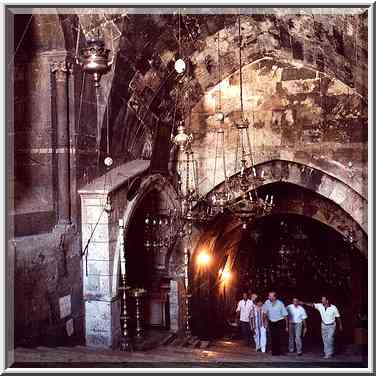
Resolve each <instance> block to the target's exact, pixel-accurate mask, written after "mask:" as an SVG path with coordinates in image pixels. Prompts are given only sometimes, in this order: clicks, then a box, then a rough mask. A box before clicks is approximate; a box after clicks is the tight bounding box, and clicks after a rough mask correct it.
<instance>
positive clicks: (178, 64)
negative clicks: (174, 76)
mask: <svg viewBox="0 0 376 376" xmlns="http://www.w3.org/2000/svg"><path fill="white" fill-rule="evenodd" d="M175 70H176V72H177V73H179V74H181V73H183V72H184V71H185V62H184V60H183V59H178V60H176V61H175Z"/></svg>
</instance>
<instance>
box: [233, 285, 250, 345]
mask: <svg viewBox="0 0 376 376" xmlns="http://www.w3.org/2000/svg"><path fill="white" fill-rule="evenodd" d="M252 308H253V303H252V301H251V300H250V299H248V294H247V293H246V292H244V293H243V299H242V300H240V301H239V303H238V306H237V308H236V312H239V313H240V330H241V333H242V337H243V338H244V340H245V342H246V344H247V345H248V346H250V345H251V329H250V326H249V314H250V312H251V309H252Z"/></svg>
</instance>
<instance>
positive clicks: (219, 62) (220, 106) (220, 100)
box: [217, 31, 222, 111]
mask: <svg viewBox="0 0 376 376" xmlns="http://www.w3.org/2000/svg"><path fill="white" fill-rule="evenodd" d="M219 36H220V32H219V31H218V39H217V41H218V43H217V52H218V82H219V84H218V109H219V111H221V110H222V92H221V83H222V71H221V59H220V49H219Z"/></svg>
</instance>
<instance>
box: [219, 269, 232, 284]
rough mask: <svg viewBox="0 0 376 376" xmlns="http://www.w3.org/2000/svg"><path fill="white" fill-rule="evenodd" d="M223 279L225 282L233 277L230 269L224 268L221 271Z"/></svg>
mask: <svg viewBox="0 0 376 376" xmlns="http://www.w3.org/2000/svg"><path fill="white" fill-rule="evenodd" d="M221 279H222V281H223V282H225V283H226V282H228V281H229V280H230V279H231V272H230V271H228V270H223V271H222V273H221Z"/></svg>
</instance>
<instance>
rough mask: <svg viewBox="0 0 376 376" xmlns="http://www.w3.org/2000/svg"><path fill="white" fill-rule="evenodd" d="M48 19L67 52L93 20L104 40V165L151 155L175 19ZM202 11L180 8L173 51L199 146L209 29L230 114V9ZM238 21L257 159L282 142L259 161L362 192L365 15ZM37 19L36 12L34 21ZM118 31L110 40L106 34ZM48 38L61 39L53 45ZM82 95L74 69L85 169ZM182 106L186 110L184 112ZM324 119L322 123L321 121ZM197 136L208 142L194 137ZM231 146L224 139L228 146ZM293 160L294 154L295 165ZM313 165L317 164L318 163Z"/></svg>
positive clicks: (211, 58) (206, 96) (212, 71)
mask: <svg viewBox="0 0 376 376" xmlns="http://www.w3.org/2000/svg"><path fill="white" fill-rule="evenodd" d="M57 12H58V14H59V19H60V24H61V28H62V31H63V34H64V37H65V46H66V48H67V50H68V51H70V52H71V54H72V55H73V54H74V50H75V43H76V32H77V28H78V25H79V24H80V25H81V27H82V28H83V29H84V30H87V29H88V28H89V25H94V24H96V23H97V24H102V25H104V27H103V29H104V30H105V37H106V44H107V47H111V46H112V44H113V45H114V48H115V49H116V48H118V53H117V58H116V63H115V66H114V67H113V69H112V70H111V72H109V73H108V74H106V75H105V76H104V77H103V78H102V103H101V105H100V106H99V112H98V113H99V116H102V117H103V137H102V139H104V136H105V134H104V132H105V108H106V106H107V104H108V105H109V113H110V119H109V120H110V121H109V123H110V127H111V129H110V131H111V152H112V154H113V156H114V157H115V162H116V163H122V162H124V161H127V160H130V159H134V158H139V157H143V158H151V154H152V150H153V147H154V145H153V143H154V140H155V138H156V130H157V123H158V121H159V119H161V120H162V121H166V122H171V121H172V112H173V110H174V107H175V96H176V84H177V79H176V75H175V73H174V69H173V62H174V60H175V58H176V56H177V52H178V49H179V43H178V40H179V32H178V16H177V12H176V11H175V12H172V11H171V12H170V13H167V12H166V13H167V14H160V13H159V12H155V13H154V14H153V13H151V12H148V11H145V12H144V14H134V13H133V12H132V11H129V10H128V11H127V10H126V9H118V10H116V11H114V10H110V11H109V12H110V13H112V14H108V13H107V14H105V11H103V10H101V11H100V12H97V10H95V9H72V10H69V9H64V10H62V9H60V10H59V9H58V10H57ZM114 13H115V14H114ZM140 13H143V12H140ZM213 13H214V11H213V10H208V9H202V10H196V9H195V10H191V11H188V10H186V11H182V14H183V15H182V22H181V46H182V54H183V55H184V57H185V59H186V60H187V61H188V62H189V69H188V75H187V77H186V82H185V83H184V84H183V86H184V90H185V91H186V92H188V93H189V95H190V105H191V107H192V109H193V122H192V125H193V126H192V128H193V130H194V131H195V132H196V131H197V133H198V134H197V136H198V142H199V143H200V144H201V145H204V144H205V139H206V142H207V143H210V142H212V141H213V137H212V136H210V133H211V131H212V130H214V127H215V126H214V124H212V122H211V119H210V116H209V115H210V113H211V112H212V111H213V105H214V106H215V96H216V92H217V88H218V86H217V85H218V64H217V39H216V38H217V37H218V33H219V37H220V51H221V70H222V77H223V79H224V81H223V83H222V84H221V86H223V88H224V89H225V90H224V91H225V94H224V95H225V96H226V95H227V99H228V101H226V103H227V106H228V108H226V112H227V115H228V116H227V122H228V123H230V122H233V121H234V120H236V116H237V101H236V96H237V92H238V87H237V85H238V78H237V77H238V48H237V45H238V37H237V24H236V22H237V17H238V10H236V9H229V10H226V13H227V14H213ZM242 13H244V14H243V15H242V22H241V25H242V35H243V39H242V45H243V59H244V64H245V65H246V68H245V75H246V78H245V90H244V92H245V96H246V97H248V98H246V109H247V110H250V111H251V112H252V118H253V117H254V118H255V127H254V128H255V130H254V136H255V149H256V151H257V150H258V151H259V152H260V153H261V154H262V153H265V150H266V149H268V147H270V146H272V144H273V145H274V146H282V148H281V150H282V153H285V154H284V155H281V153H280V154H279V155H275V154H273V151H272V150H269V152H270V154H269V155H268V158H272V157H273V155H274V157H277V156H278V157H282V158H283V157H286V158H287V159H294V158H298V159H299V160H300V161H301V162H304V163H308V164H313V165H315V166H316V167H318V168H322V169H324V170H325V171H326V172H329V173H334V171H335V172H336V173H335V176H338V177H339V178H340V179H342V180H343V181H345V182H347V183H348V184H349V185H351V186H353V187H354V189H355V190H357V191H358V192H361V193H362V194H363V195H364V196H366V192H365V190H364V179H365V178H366V175H367V170H366V168H365V166H364V160H365V153H366V142H365V141H366V138H367V133H366V128H367V108H366V106H367V69H368V66H367V58H368V53H367V43H368V36H367V33H368V30H367V12H366V11H365V10H363V9H351V10H344V11H343V12H342V13H340V12H338V13H339V14H328V12H326V11H325V10H319V9H316V10H314V11H312V9H311V10H307V12H305V14H302V12H301V13H300V14H297V13H296V12H295V11H294V10H292V11H291V10H283V9H265V12H261V11H260V10H259V11H257V12H254V14H249V13H252V10H250V9H248V10H247V9H244V12H242ZM43 17H47V15H43V16H40V18H43ZM48 17H50V18H49V19H48V20H47V21H48V22H47V21H46V20H45V21H46V22H45V21H43V23H42V24H44V23H45V24H46V26H43V25H42V26H41V30H42V31H41V34H40V35H42V34H43V35H44V36H45V38H39V39H46V40H48V39H49V38H55V39H56V36H55V35H54V34H53V33H52V34H51V33H50V32H49V30H50V26H49V25H50V24H51V23H52V22H53V20H52V18H53V17H52V16H48ZM51 17H52V18H51ZM111 20H113V21H114V23H111V22H110V21H111ZM38 22H39V21H38ZM117 30H120V31H121V36H120V35H117V36H116V38H114V35H116V32H117ZM58 39H59V43H60V39H61V38H60V37H59V38H58ZM112 40H114V43H112ZM81 42H82V40H81ZM46 43H47V42H46ZM49 45H50V44H48V43H47V44H46V46H49ZM81 88H83V90H80V89H81ZM92 89H93V87H92V83H91V82H90V79H86V81H85V82H84V85H82V80H80V78H79V71H78V70H77V78H76V96H77V98H79V97H80V96H81V97H82V100H83V104H84V105H83V106H82V108H81V111H82V113H81V114H80V119H81V124H80V132H82V137H81V138H80V140H79V144H80V147H81V148H82V149H83V150H85V151H86V155H87V156H86V157H85V159H84V160H82V164H83V165H84V164H86V163H90V159H92V158H91V157H90V155H88V153H89V154H90V152H91V150H93V149H95V147H94V145H93V140H92V139H90V137H86V136H85V135H87V134H94V133H95V127H96V125H95V120H94V118H93V117H92V116H93V113H94V111H93V109H94V107H95V105H96V104H95V103H94V102H95V97H94V96H93V90H92ZM320 93H321V94H320ZM185 99H186V98H185ZM323 101H324V102H325V106H324V107H325V108H324V109H323V106H322V102H323ZM185 103H187V102H185ZM230 107H231V108H230ZM185 110H186V113H187V110H188V109H187V108H185ZM253 111H254V113H253ZM324 114H325V116H326V120H327V122H326V124H323V123H321V124H320V119H322V117H323V115H324ZM284 124H285V125H284ZM202 130H204V131H205V132H206V133H207V134H208V135H207V136H205V135H203V134H202ZM267 131H268V133H267V134H266V133H265V132H267ZM200 132H201V133H200ZM79 137H80V136H79ZM208 137H209V138H208ZM210 137H211V138H210ZM233 141H234V140H231V137H230V143H229V144H230V146H231V145H232V148H233V147H234V142H233ZM323 142H329V143H331V147H332V148H329V149H326V150H325V151H326V152H327V155H325V153H324V154H323V153H322V151H323V147H322V146H321V147H320V145H322V143H323ZM297 145H298V147H297ZM299 145H300V146H299ZM302 145H303V146H304V147H303V148H301V146H302ZM336 145H337V146H336ZM338 146H340V147H338ZM333 147H334V148H333ZM289 148H290V150H289ZM299 148H300V150H299ZM303 149H304V150H303ZM260 150H261V151H260ZM291 150H293V151H294V153H293V154H294V155H291ZM201 152H202V154H201V156H199V158H201V159H205V158H206V157H207V156H208V154H207V153H209V154H210V150H209V151H204V150H201ZM212 152H213V149H212V150H211V153H212ZM299 153H300V156H302V155H303V154H305V155H303V157H302V158H299ZM264 157H265V156H264ZM322 157H324V160H320V158H321V159H323V158H322ZM315 158H316V159H315ZM262 159H263V158H262V157H261V160H262ZM329 159H330V161H329ZM203 163H204V162H203ZM349 163H350V164H353V163H354V164H355V170H356V172H357V174H358V177H357V179H356V181H354V179H352V178H350V176H353V174H352V173H351V174H350V173H349V171H348V167H347V166H348V164H349ZM328 164H332V165H333V166H332V167H330V166H328ZM362 187H363V188H362Z"/></svg>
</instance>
